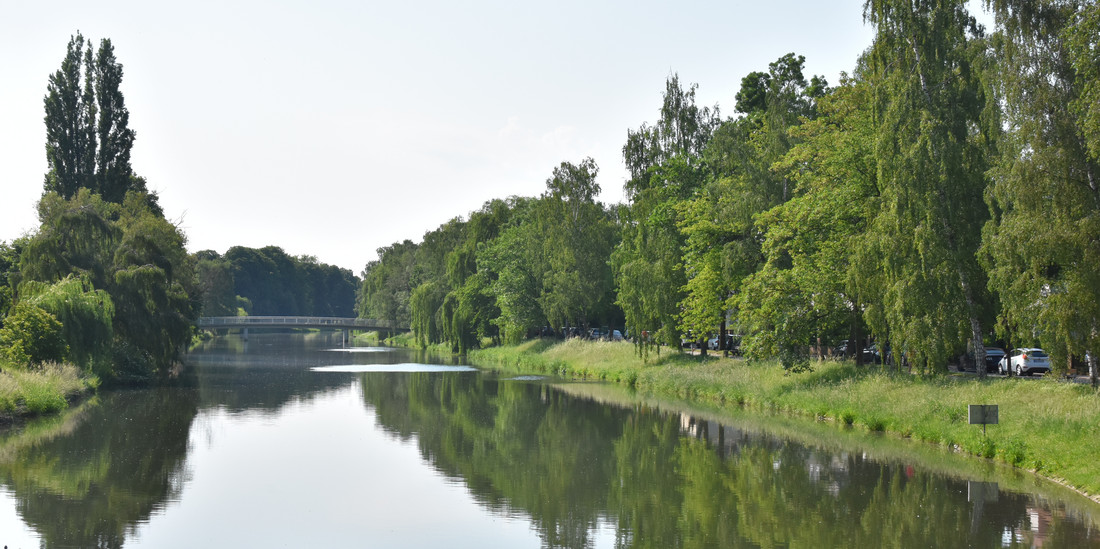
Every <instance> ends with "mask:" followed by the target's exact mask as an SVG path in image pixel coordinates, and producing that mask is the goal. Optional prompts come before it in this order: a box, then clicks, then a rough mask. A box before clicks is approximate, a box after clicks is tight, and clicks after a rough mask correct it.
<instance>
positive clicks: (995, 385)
mask: <svg viewBox="0 0 1100 549" xmlns="http://www.w3.org/2000/svg"><path fill="white" fill-rule="evenodd" d="M468 360H469V361H470V363H471V364H473V365H475V366H480V367H487V368H496V369H503V370H508V371H512V372H517V373H527V374H530V373H536V374H550V375H556V376H561V377H565V378H574V379H584V380H602V381H610V382H615V383H619V384H622V385H625V386H628V387H632V388H634V389H636V390H638V391H639V392H641V393H643V394H647V395H653V396H656V397H667V398H676V399H681V400H684V401H687V402H695V403H699V404H703V405H708V406H714V407H717V408H719V409H724V408H731V409H739V410H757V411H760V412H763V413H782V414H785V415H789V416H792V417H797V418H801V419H804V420H808V421H816V422H822V421H824V422H830V423H833V424H836V425H838V426H844V427H849V426H851V427H861V428H863V429H864V430H865V432H866V433H868V434H874V435H881V434H887V435H891V436H895V437H897V438H899V439H903V440H908V441H911V442H913V443H917V444H920V443H925V444H932V445H937V446H940V447H943V448H946V449H948V450H950V451H953V452H956V453H959V454H963V455H967V456H970V457H972V458H977V459H981V460H995V461H1000V462H1003V463H1005V464H1008V465H1010V466H1012V467H1015V468H1017V469H1020V470H1024V471H1028V472H1030V473H1033V474H1035V475H1037V476H1039V477H1042V478H1044V479H1047V480H1050V481H1052V482H1055V483H1058V484H1060V485H1062V486H1065V487H1066V488H1068V489H1071V490H1073V491H1074V492H1077V493H1079V494H1081V495H1082V496H1084V497H1086V498H1089V499H1091V500H1092V501H1093V502H1096V503H1098V504H1100V473H1097V472H1095V471H1091V470H1090V469H1091V468H1090V467H1088V463H1090V461H1088V460H1089V459H1090V456H1091V458H1094V457H1095V455H1097V453H1100V448H1097V442H1096V441H1097V440H1098V438H1097V437H1096V433H1095V431H1096V427H1095V426H1096V425H1098V424H1100V404H1097V403H1096V402H1097V401H1098V400H1100V397H1098V396H1097V395H1096V393H1095V392H1094V391H1092V390H1091V388H1087V387H1080V386H1073V385H1075V384H1066V383H1059V382H1055V381H1049V380H1015V379H1008V380H1006V379H997V380H984V381H980V380H977V379H960V378H958V377H953V376H936V377H920V376H913V375H909V374H898V373H893V372H886V371H883V370H881V369H878V368H875V369H871V368H862V369H858V370H857V369H856V368H855V365H854V364H853V363H844V362H821V363H817V364H815V370H814V372H812V373H807V374H794V375H784V372H783V369H782V368H781V367H780V366H778V365H777V364H772V363H751V362H748V361H745V360H741V359H721V358H717V357H710V358H708V359H706V360H702V359H700V358H699V357H695V356H689V355H685V354H682V353H677V352H675V351H673V352H668V350H667V349H666V350H665V352H663V353H661V354H660V355H657V354H656V353H653V352H652V351H651V353H650V355H649V356H648V357H647V358H645V359H643V358H642V357H641V356H639V354H638V353H637V352H636V349H635V348H634V346H632V345H630V344H627V343H610V342H588V341H582V340H569V341H565V342H561V341H556V340H533V341H528V342H524V343H521V344H519V345H511V346H499V347H489V348H486V349H480V350H476V351H472V352H471V353H470V354H469V356H468ZM1025 384H1027V385H1025ZM1036 393H1039V394H1038V395H1037V394H1036ZM1051 393H1053V395H1054V400H1051V398H1050V396H1051V395H1050V394H1051ZM937 397H939V398H937ZM974 400H977V401H978V402H973V401H974ZM991 400H992V401H999V402H1000V406H1001V407H1002V408H1001V409H1002V411H1001V423H1002V425H997V426H991V428H992V429H993V432H992V433H990V434H989V435H983V434H982V431H981V429H980V428H978V427H976V426H973V425H969V424H967V421H966V405H965V404H964V403H966V402H969V403H972V404H984V403H989V401H991ZM1058 400H1072V401H1073V402H1068V403H1063V405H1062V406H1061V407H1058V406H1055V407H1054V408H1056V410H1052V409H1051V406H1049V405H1050V404H1051V403H1052V402H1055V401H1058ZM1036 403H1045V404H1047V406H1041V405H1040V406H1037V405H1036ZM914 408H925V409H926V410H924V411H923V413H915V410H914ZM1062 408H1066V409H1074V408H1078V409H1079V410H1078V412H1077V414H1076V416H1075V417H1065V414H1064V413H1063V414H1062V415H1063V417H1062V419H1058V418H1050V417H1046V418H1042V417H1040V416H1044V415H1046V416H1050V415H1053V414H1051V413H1049V412H1055V411H1058V412H1064V411H1065V410H1063V409H1062ZM1037 422H1039V423H1043V425H1042V426H1041V428H1036V423H1037ZM1052 424H1053V425H1052ZM1006 425H1007V428H1003V429H998V427H1004V426H1006ZM1087 425H1092V426H1093V428H1092V429H1091V430H1089V429H1085V432H1082V428H1083V427H1085V426H1087ZM1063 432H1075V433H1076V434H1077V437H1076V438H1075V439H1074V441H1076V443H1075V442H1074V441H1066V440H1057V439H1059V438H1064V437H1060V436H1057V434H1059V433H1063ZM1052 434H1053V435H1054V436H1052Z"/></svg>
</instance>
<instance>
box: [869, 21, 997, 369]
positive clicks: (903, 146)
mask: <svg viewBox="0 0 1100 549" xmlns="http://www.w3.org/2000/svg"><path fill="white" fill-rule="evenodd" d="M866 14H867V18H868V20H869V21H870V22H871V24H872V25H874V27H875V31H876V36H875V42H874V45H873V46H872V48H871V51H870V67H871V71H872V72H873V80H874V98H873V105H874V113H875V118H874V124H875V157H876V161H877V165H876V170H877V178H878V180H879V184H880V185H881V189H882V208H881V210H880V212H879V214H878V216H877V217H876V219H875V221H874V222H873V224H872V229H871V232H872V233H873V235H872V236H871V238H869V239H868V240H869V243H870V246H872V247H873V248H874V249H875V252H874V255H875V256H877V263H878V265H879V267H878V268H879V270H880V271H881V272H882V273H883V276H884V281H885V287H884V290H885V292H884V296H883V313H884V314H883V318H882V319H877V318H869V319H868V320H869V322H870V323H871V327H872V329H873V330H874V332H875V333H876V334H878V335H879V336H880V337H883V336H885V337H888V338H889V340H890V342H891V343H892V344H893V345H894V348H895V350H898V351H901V353H899V356H906V357H908V359H909V360H910V361H911V362H912V363H913V364H914V365H916V366H918V367H919V368H920V369H922V370H924V369H926V368H927V369H931V370H941V369H944V368H946V363H947V359H948V357H949V356H951V355H952V354H954V353H955V352H957V351H958V350H959V349H960V348H961V347H962V345H963V344H964V343H965V342H966V341H967V340H969V341H970V342H971V345H972V346H973V348H974V350H975V355H976V358H977V363H978V364H981V363H982V362H983V358H984V347H983V346H982V344H983V336H984V331H983V329H982V322H983V318H984V317H985V316H986V315H987V312H986V304H987V303H988V298H987V296H986V294H985V293H984V292H983V289H984V287H985V279H984V273H983V271H982V270H981V268H980V267H979V265H978V263H977V260H976V255H975V254H976V252H977V249H978V245H979V242H980V227H981V225H982V224H983V223H984V222H985V220H986V219H987V218H988V213H987V210H986V208H985V206H984V203H983V198H982V193H983V191H984V189H985V186H986V178H985V171H986V169H987V167H988V163H987V151H988V147H989V143H988V142H987V136H986V135H985V134H982V133H981V132H980V131H979V130H980V128H981V127H982V122H983V120H982V114H983V112H984V109H985V107H986V99H985V93H984V88H983V86H982V82H981V74H980V69H981V67H982V65H983V63H984V59H983V57H984V55H985V50H984V42H983V41H982V40H980V39H979V36H978V35H979V34H980V31H979V30H978V29H976V28H974V26H973V18H971V17H970V15H969V14H968V13H967V11H966V6H965V2H963V1H961V0H957V1H952V2H943V3H924V2H919V3H915V4H914V3H911V2H903V1H900V0H870V1H868V2H867V4H866ZM978 371H979V372H980V373H981V374H982V375H984V372H985V370H984V368H980V367H979V368H978Z"/></svg>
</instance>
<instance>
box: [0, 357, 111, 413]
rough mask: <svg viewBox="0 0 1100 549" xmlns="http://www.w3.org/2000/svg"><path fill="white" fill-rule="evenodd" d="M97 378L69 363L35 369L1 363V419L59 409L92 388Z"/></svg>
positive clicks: (94, 386)
mask: <svg viewBox="0 0 1100 549" xmlns="http://www.w3.org/2000/svg"><path fill="white" fill-rule="evenodd" d="M97 385H98V382H97V380H95V379H94V378H93V379H89V378H85V377H84V376H82V375H81V372H80V369H79V368H77V367H76V366H72V365H70V364H45V365H43V366H41V367H37V368H33V369H23V368H18V367H13V366H10V365H8V364H0V420H2V419H7V420H9V421H10V420H12V419H14V418H16V417H21V416H35V415H42V414H52V413H56V412H60V411H61V410H64V409H66V408H68V407H69V401H70V400H73V399H76V398H78V397H80V396H82V395H84V394H86V393H89V392H91V391H93V390H94V389H95V388H96V386H97Z"/></svg>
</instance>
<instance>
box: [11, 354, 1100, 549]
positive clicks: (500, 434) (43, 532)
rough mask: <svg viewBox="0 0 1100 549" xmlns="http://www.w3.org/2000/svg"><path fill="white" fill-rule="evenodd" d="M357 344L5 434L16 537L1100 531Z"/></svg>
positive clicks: (964, 483)
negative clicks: (354, 346)
mask: <svg viewBox="0 0 1100 549" xmlns="http://www.w3.org/2000/svg"><path fill="white" fill-rule="evenodd" d="M338 341H339V340H338V339H337V338H336V337H329V336H327V335H325V334H306V335H300V334H299V335H286V334H279V335H256V334H253V335H252V337H251V338H250V340H249V341H247V342H246V341H243V340H241V339H239V338H236V337H225V338H217V339H215V340H213V341H211V342H209V343H207V344H206V345H205V346H203V347H202V348H201V349H198V350H196V351H193V352H192V353H190V354H189V355H188V356H187V357H186V363H187V365H188V368H187V371H188V375H187V376H185V379H184V380H182V381H181V382H180V383H179V384H178V386H173V387H167V388H158V389H147V390H128V391H104V392H102V393H101V394H100V395H98V396H96V397H94V398H93V399H90V400H89V401H87V402H84V403H82V404H81V405H79V406H76V407H74V409H72V410H71V411H69V412H68V413H66V414H64V415H62V416H59V417H56V418H48V419H44V420H39V421H35V422H30V423H28V424H26V425H23V426H19V427H16V428H10V429H8V430H6V431H5V432H3V433H0V545H6V546H7V547H10V548H12V549H16V548H30V547H40V546H42V547H127V548H133V547H155V548H171V547H187V548H195V547H205V548H213V547H295V548H302V547H311V548H313V547H407V548H421V547H432V548H436V547H449V548H455V547H478V548H490V547H501V548H504V547H508V548H523V547H532V548H536V547H565V548H617V547H624V548H625V547H638V548H641V547H652V548H676V547H692V548H694V547H700V548H703V547H714V548H726V547H886V546H889V547H1040V546H1042V547H1100V528H1098V524H1100V523H1098V517H1100V510H1098V506H1097V505H1096V504H1094V503H1093V502H1091V501H1088V500H1086V499H1084V498H1081V497H1079V496H1076V495H1075V494H1072V493H1069V492H1067V491H1064V490H1061V489H1060V488H1059V487H1057V486H1054V485H1052V484H1050V483H1047V482H1043V481H1040V480H1038V479H1036V478H1034V477H1033V476H1031V475H1028V474H1023V473H1020V472H1015V471H1012V470H1009V469H1007V468H1005V467H1001V466H997V465H994V464H990V463H984V462H981V461H979V460H973V459H965V458H961V457H958V456H953V455H950V454H948V453H946V452H943V451H941V450H937V449H934V448H928V447H924V446H923V445H918V444H912V443H908V442H904V441H898V440H895V439H892V438H889V437H879V438H878V439H876V438H868V437H867V436H866V435H864V434H861V433H859V432H858V431H850V430H845V429H842V428H839V427H836V426H832V425H813V424H810V423H809V422H806V421H805V420H790V419H786V418H782V417H760V416H759V415H756V416H753V415H749V414H746V415H744V416H743V417H742V416H740V415H738V414H735V415H730V414H729V413H728V412H727V413H718V412H715V411H708V410H697V409H692V408H691V407H689V406H687V405H683V404H677V403H668V402H660V401H654V400H649V399H644V398H639V397H637V396H634V395H631V394H630V393H629V392H627V391H626V390H623V389H620V388H618V387H613V386H607V385H602V384H594V383H576V382H564V381H561V380H553V379H545V378H540V377H527V376H519V377H516V376H510V375H505V374H500V373H494V372H487V371H478V370H476V369H473V368H469V367H467V366H464V365H462V364H460V363H456V362H455V361H454V359H451V358H445V359H433V358H431V357H427V356H424V355H422V354H419V353H415V352H411V351H407V350H395V349H385V348H352V349H340V348H338V347H337V346H338V345H339V342H338ZM914 447H917V448H914Z"/></svg>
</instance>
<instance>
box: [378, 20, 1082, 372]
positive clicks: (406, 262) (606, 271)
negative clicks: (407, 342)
mask: <svg viewBox="0 0 1100 549" xmlns="http://www.w3.org/2000/svg"><path fill="white" fill-rule="evenodd" d="M986 5H987V7H988V9H990V10H991V11H992V13H993V15H994V18H995V25H994V27H993V28H992V29H985V28H983V27H982V26H981V25H979V24H978V23H977V22H976V21H975V19H974V17H972V15H971V14H970V13H969V12H968V11H967V9H966V2H963V1H961V0H954V1H949V2H901V1H898V0H869V1H868V2H866V4H865V19H866V21H867V22H868V23H869V24H870V25H872V26H873V27H874V30H875V35H874V41H873V43H872V44H871V45H870V46H869V47H868V49H867V50H866V51H865V52H864V53H863V54H862V55H861V56H860V57H859V59H857V60H856V66H855V69H854V71H853V72H852V74H850V75H847V74H845V75H842V77H841V80H840V82H838V83H837V84H836V85H835V86H830V85H829V84H828V83H827V82H826V81H825V79H823V78H821V77H817V76H814V77H810V78H807V77H806V75H805V74H804V62H805V60H804V58H803V57H802V56H797V55H794V54H788V55H785V56H783V57H781V58H779V59H777V60H776V61H775V62H773V63H771V64H770V65H769V66H768V67H767V69H766V70H760V71H755V72H752V73H750V74H748V75H746V76H745V77H744V78H743V79H742V81H741V87H740V90H739V91H738V92H737V94H736V105H735V109H734V110H735V115H734V116H731V117H723V116H721V114H720V112H719V109H718V106H714V107H706V106H700V105H698V104H697V103H696V100H695V91H696V89H697V88H696V86H695V85H690V86H684V85H682V84H681V83H680V81H679V78H678V77H677V76H676V75H672V76H671V77H670V78H669V79H668V80H667V82H666V87H665V92H664V96H663V102H662V105H661V108H660V114H659V118H658V119H657V121H656V122H655V123H653V124H652V125H650V124H648V123H643V124H642V125H641V126H639V127H638V128H636V129H631V130H628V131H627V139H626V143H625V144H624V146H623V148H622V152H623V159H624V162H625V164H626V166H627V168H628V171H629V179H628V180H627V181H626V183H625V190H626V196H627V202H626V203H625V204H617V205H610V206H608V205H603V204H601V203H599V202H597V201H596V200H595V196H596V194H597V193H598V189H599V186H598V184H597V183H596V181H595V178H596V174H597V172H598V170H597V167H596V165H595V163H594V162H593V161H591V160H590V159H585V160H583V161H581V162H580V163H579V164H572V163H569V162H565V163H562V164H561V166H560V167H558V168H556V169H555V170H554V171H553V173H552V177H550V178H549V179H548V180H547V186H546V191H545V192H544V193H543V194H542V195H541V196H539V197H535V198H521V197H511V198H508V199H501V200H492V201H490V202H488V203H486V204H485V206H484V207H482V209H480V210H479V211H476V212H473V213H471V214H470V215H469V217H468V219H462V218H456V219H453V220H451V221H449V222H447V223H445V224H444V225H442V226H441V227H439V228H438V229H435V230H432V231H429V232H428V233H427V234H425V235H424V239H423V241H422V242H421V243H413V242H411V241H408V240H406V241H404V242H401V243H395V244H393V245H392V246H387V247H384V248H380V249H379V250H378V256H379V258H378V260H377V261H374V262H371V263H370V264H368V265H367V266H366V269H365V270H364V272H363V283H362V285H361V287H360V291H359V295H358V307H359V312H360V314H361V315H364V316H376V317H381V318H386V319H390V320H392V321H396V322H402V323H405V324H407V325H409V326H411V327H412V329H413V330H414V332H415V334H416V337H417V338H418V339H419V340H420V341H421V343H423V344H427V343H436V342H448V343H450V345H451V346H452V347H453V348H454V349H455V350H466V349H469V348H471V347H474V346H477V345H479V344H480V341H482V340H484V339H486V338H489V339H496V340H502V341H517V340H518V339H521V338H523V337H526V336H529V335H534V334H537V333H540V331H542V328H543V327H550V328H552V329H555V330H557V329H560V327H563V326H587V325H589V324H596V323H601V324H604V325H608V324H615V323H617V322H620V321H621V322H622V323H623V324H624V325H625V326H626V327H627V328H628V329H629V330H630V332H631V333H632V334H633V335H634V336H636V341H637V343H638V345H639V346H640V348H641V349H643V350H644V349H648V348H650V347H651V346H653V345H657V344H670V345H678V344H679V343H680V340H681V338H684V337H691V338H699V337H701V336H702V335H703V334H711V333H718V332H725V331H732V332H735V333H738V334H741V335H742V336H743V343H742V347H743V350H744V352H745V353H746V354H747V355H748V356H750V357H753V358H777V359H779V360H780V361H781V362H782V363H783V365H784V366H785V367H787V368H793V369H799V368H804V367H807V365H808V363H809V360H810V359H811V358H812V357H813V355H814V354H815V353H816V352H819V351H818V350H819V349H820V348H821V347H822V346H823V345H828V344H834V343H837V342H840V341H844V340H850V341H853V342H858V341H864V340H867V339H874V340H877V341H878V342H880V344H881V345H882V347H884V348H889V349H891V350H892V352H893V356H894V357H895V361H896V363H898V364H901V363H905V364H908V365H909V366H910V367H912V368H915V369H917V370H919V371H927V372H933V371H942V370H944V369H945V368H946V365H947V364H948V361H949V360H952V359H953V357H956V356H958V355H960V354H962V353H967V352H969V353H970V354H971V356H972V357H973V359H974V360H976V361H977V362H978V363H980V362H981V361H982V358H983V355H984V347H983V344H988V343H991V342H993V341H1009V342H1011V343H1013V344H1014V345H1017V346H1024V345H1041V346H1042V347H1044V348H1045V349H1047V350H1048V351H1049V352H1050V353H1051V355H1052V356H1053V359H1054V365H1055V368H1058V369H1061V368H1065V367H1066V365H1068V364H1069V363H1070V362H1069V361H1070V360H1071V359H1072V358H1073V357H1086V356H1087V357H1088V361H1089V368H1090V370H1091V372H1092V373H1093V379H1094V380H1095V379H1096V375H1095V373H1096V363H1095V358H1094V354H1095V353H1094V352H1090V351H1094V350H1096V349H1100V345H1098V343H1100V330H1098V329H1097V328H1098V319H1100V274H1098V273H1100V270H1098V269H1096V268H1095V265H1097V260H1100V245H1098V244H1097V242H1100V224H1098V223H1097V222H1096V220H1097V219H1100V169H1098V159H1100V79H1098V75H1100V53H1098V52H1100V49H1098V48H1097V44H1096V37H1097V36H1100V33H1098V32H1097V31H1098V30H1100V7H1098V6H1097V5H1096V3H1095V2H1086V1H1074V0H990V1H988V2H986ZM643 334H644V336H645V337H642V336H643ZM978 370H979V372H982V368H979V369H978ZM983 373H984V372H983Z"/></svg>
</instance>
